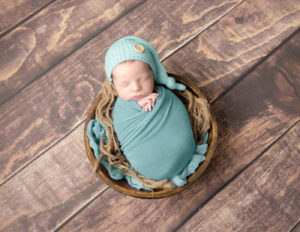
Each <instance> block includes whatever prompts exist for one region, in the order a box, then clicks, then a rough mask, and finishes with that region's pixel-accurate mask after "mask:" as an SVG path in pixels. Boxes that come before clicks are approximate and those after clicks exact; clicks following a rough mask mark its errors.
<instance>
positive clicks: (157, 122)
mask: <svg viewBox="0 0 300 232" xmlns="http://www.w3.org/2000/svg"><path fill="white" fill-rule="evenodd" d="M157 91H158V93H159V97H158V98H157V100H156V103H155V105H154V107H153V109H152V111H150V112H146V111H143V110H142V109H141V107H140V106H139V105H138V103H137V102H135V101H125V100H123V99H122V98H118V99H117V101H116V103H115V105H114V111H113V115H114V116H113V125H114V128H115V131H116V134H117V136H118V139H119V142H120V146H121V150H122V151H123V153H124V155H125V156H126V158H127V159H128V161H129V162H130V164H131V168H132V169H134V170H135V171H137V172H139V173H140V174H141V175H143V176H145V177H147V178H149V179H153V180H158V181H159V180H163V179H168V180H171V181H172V182H173V184H174V185H175V186H183V185H185V184H186V179H187V177H188V176H189V175H191V174H192V173H194V172H195V170H196V169H197V167H198V166H199V164H200V163H201V162H202V161H204V160H205V153H206V151H207V146H208V145H207V143H206V142H207V136H208V134H207V133H206V135H205V137H204V142H203V144H201V145H198V146H197V145H196V144H195V141H194V136H193V132H192V128H191V124H190V119H189V116H188V113H187V111H186V109H185V107H184V105H183V104H182V102H181V101H180V100H179V99H178V97H177V96H176V95H174V94H173V93H172V92H171V91H170V90H168V89H166V88H164V87H162V86H157ZM87 130H88V137H89V138H90V146H91V147H92V148H93V150H94V154H95V156H96V157H98V156H99V153H100V147H99V144H100V137H101V136H104V138H106V134H105V128H104V126H103V125H102V124H101V122H100V121H99V120H98V119H93V120H91V121H90V122H89V124H88V128H87ZM102 165H104V166H105V168H106V169H107V170H108V172H109V174H110V176H111V177H112V178H113V179H115V180H119V179H122V178H125V179H126V180H127V182H128V183H129V184H130V185H131V186H133V187H135V188H137V189H141V188H144V189H147V190H150V189H149V188H145V187H143V185H142V184H141V183H140V182H139V181H138V180H136V179H135V178H133V177H131V176H127V175H124V174H122V172H121V171H120V170H119V169H118V168H116V167H114V166H111V165H109V164H108V162H107V159H104V160H103V161H102Z"/></svg>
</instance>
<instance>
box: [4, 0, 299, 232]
mask: <svg viewBox="0 0 300 232" xmlns="http://www.w3.org/2000/svg"><path fill="white" fill-rule="evenodd" d="M0 2H1V9H0V19H1V20H0V231H14V232H15V231H205V232H207V231H255V232H257V231H272V232H273V231H276V232H277V231H284V232H285V231H287V232H295V231H299V230H300V169H299V166H300V1H299V0H289V1H274V0H213V1H211V0H203V1H198V0H187V1H181V0H174V1H171V0H168V1H161V0H148V1H146V0H120V1H110V0H86V1H80V0H68V1H64V0H47V1H32V0H12V1H2V0H0ZM125 35H136V36H140V37H142V38H144V39H146V40H147V41H149V42H150V43H151V44H152V45H153V46H154V47H155V48H156V50H157V51H158V53H159V55H160V57H161V59H162V60H163V63H164V65H165V67H166V69H167V71H169V72H172V73H177V74H180V75H185V76H187V77H188V78H190V79H191V80H193V81H194V82H195V83H197V85H199V86H200V87H201V89H202V90H203V92H204V93H205V94H206V95H207V97H208V100H209V102H210V103H211V109H212V111H213V113H214V114H215V115H216V118H217V121H218V127H219V140H218V145H217V150H216V155H215V157H214V159H213V160H212V162H211V164H210V166H209V168H208V169H207V170H206V171H205V173H204V175H203V176H202V177H201V178H200V179H199V180H198V181H197V182H196V183H194V184H193V185H192V186H191V187H190V188H188V189H186V190H185V191H183V192H181V193H178V194H176V195H173V196H171V197H168V198H164V199H158V200H154V199H153V200H145V199H137V198H133V197H129V196H126V195H123V194H121V193H119V192H116V191H114V190H113V189H111V188H109V187H108V186H107V185H106V184H105V183H104V182H103V181H102V180H101V179H100V178H99V177H98V176H97V177H96V178H95V181H94V182H93V184H92V185H88V178H89V176H90V174H91V171H92V168H91V166H90V164H89V161H88V159H87V156H86V153H85V149H84V143H83V120H84V119H85V116H86V113H87V110H88V108H89V106H90V104H91V102H92V101H93V99H95V98H96V96H97V95H98V94H99V91H100V90H101V83H102V81H103V80H104V78H105V74H104V69H103V66H104V55H105V52H106V49H107V48H108V46H109V45H110V44H111V43H112V42H113V41H114V40H116V39H118V38H120V37H123V36H125Z"/></svg>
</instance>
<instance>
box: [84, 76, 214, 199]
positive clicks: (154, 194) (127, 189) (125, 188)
mask: <svg viewBox="0 0 300 232" xmlns="http://www.w3.org/2000/svg"><path fill="white" fill-rule="evenodd" d="M168 75H169V76H172V77H174V78H175V79H176V81H178V82H180V83H182V84H184V85H186V86H187V88H188V89H189V90H190V91H191V92H192V93H193V94H194V95H197V96H199V97H203V98H205V99H206V96H205V95H204V94H203V93H202V92H201V90H200V88H199V87H198V86H197V85H196V84H195V83H193V82H192V81H191V80H190V79H188V78H186V77H183V76H179V75H176V74H172V73H168ZM99 100H100V98H99V95H98V97H97V98H96V99H95V100H94V101H93V103H92V104H91V106H90V107H89V111H88V114H87V116H86V119H85V123H84V143H85V149H86V154H87V157H88V159H89V161H90V164H91V165H92V167H94V164H95V163H96V158H95V156H94V153H93V150H92V149H91V147H90V145H89V138H88V136H87V125H88V123H89V121H90V120H91V119H93V118H95V111H96V108H97V105H98V102H99ZM210 116H211V118H210V121H211V127H210V130H209V135H208V140H207V143H208V148H207V152H206V154H205V157H206V160H205V161H204V162H202V163H201V164H200V165H199V167H198V168H197V169H196V171H195V172H194V173H193V174H191V175H190V176H189V177H188V178H187V184H186V185H184V186H182V187H175V188H172V189H165V190H155V191H146V190H138V189H135V188H133V187H131V186H130V185H129V184H128V183H127V182H126V180H124V179H123V180H119V181H116V180H113V179H112V178H111V177H110V176H109V174H108V172H107V170H106V169H105V168H104V167H103V165H100V167H99V168H98V171H97V173H98V174H99V175H100V177H101V178H102V179H103V180H104V182H105V183H106V184H107V185H108V186H109V187H111V188H113V189H115V190H117V191H119V192H121V193H124V194H126V195H130V196H133V197H139V198H163V197H167V196H170V195H173V194H175V193H179V192H181V191H182V190H184V189H186V188H188V187H189V186H190V185H191V184H192V183H194V182H195V181H196V180H197V179H199V177H200V176H201V175H202V174H203V172H204V171H205V170H206V168H207V167H208V165H209V163H210V161H211V159H212V158H213V156H214V152H215V149H216V145H217V138H218V129H217V121H216V118H215V117H214V115H213V114H212V113H211V112H210Z"/></svg>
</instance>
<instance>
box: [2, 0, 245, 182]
mask: <svg viewBox="0 0 300 232" xmlns="http://www.w3.org/2000/svg"><path fill="white" fill-rule="evenodd" d="M196 2H197V1H196V0H195V1H194V4H192V5H194V6H196V7H191V2H189V4H187V2H182V1H172V3H166V2H165V1H159V0H156V1H155V2H153V1H152V2H147V3H145V4H142V5H141V6H140V7H139V8H136V9H135V10H134V11H132V12H130V13H129V14H128V15H126V17H123V18H122V19H121V20H120V21H118V22H116V23H115V24H113V26H112V27H110V28H108V29H107V30H105V31H104V32H103V33H101V34H99V36H97V37H95V39H93V40H91V41H90V42H89V43H87V44H86V45H85V46H83V47H82V48H81V49H79V50H78V51H76V52H75V53H73V54H72V56H69V57H68V58H67V59H65V60H64V61H63V62H61V63H60V64H58V65H56V66H55V67H54V68H53V69H51V70H49V72H47V73H46V74H45V75H43V76H42V77H41V78H39V79H38V80H36V81H35V82H33V83H32V84H31V85H30V86H28V87H27V88H26V89H24V90H23V91H21V92H20V93H18V94H17V95H15V96H14V98H12V99H10V101H8V102H6V103H5V104H3V105H2V106H0V111H1V115H0V127H1V128H3V129H2V130H1V131H0V137H1V138H4V139H1V140H0V146H1V147H2V148H3V149H1V150H0V167H1V169H0V170H1V171H0V172H1V173H0V180H1V181H3V180H4V179H5V178H7V177H8V176H10V175H11V174H12V173H14V172H15V171H16V170H18V168H20V167H22V166H23V165H24V164H26V162H28V161H29V160H30V159H32V158H33V157H35V156H36V155H37V154H39V153H40V152H41V151H43V150H44V149H46V148H47V147H48V146H49V145H51V144H53V143H54V142H55V141H56V140H58V139H59V138H61V137H63V136H64V135H65V134H67V133H68V132H69V131H70V130H71V129H72V128H74V126H75V125H77V123H78V121H80V120H82V119H83V118H84V115H85V114H86V111H87V110H88V107H89V104H90V103H91V102H92V100H93V99H95V98H96V96H97V95H98V93H99V90H100V88H101V81H102V80H103V78H104V70H103V63H104V55H105V51H106V49H107V47H108V46H109V45H110V44H111V43H112V41H113V40H114V39H117V38H119V37H121V36H124V35H126V34H135V35H138V36H142V37H143V38H145V39H146V40H148V41H149V42H150V43H152V44H154V46H157V45H158V46H157V47H156V48H157V50H158V51H160V55H161V56H164V55H166V54H168V53H169V52H170V51H173V50H175V49H176V48H178V47H181V46H183V44H185V43H187V41H189V40H190V37H189V35H190V34H188V35H187V34H186V33H187V32H189V33H190V32H191V31H194V32H195V33H196V32H197V31H201V30H203V29H204V28H205V27H206V26H207V24H211V23H212V19H213V18H218V16H219V14H220V15H223V14H224V12H227V11H228V9H231V8H232V7H234V6H235V5H236V4H238V3H239V2H235V1H228V2H227V4H226V2H223V1H221V0H219V1H215V2H212V1H207V2H206V4H207V5H206V7H204V6H203V5H202V4H200V5H197V4H195V3H196ZM212 4H218V5H212ZM168 12H172V13H173V14H172V15H170V14H168ZM191 15H194V17H193V19H194V21H192V19H190V20H188V21H187V22H186V23H185V24H182V20H183V19H185V18H189V17H191ZM197 16H198V17H197ZM136 28H139V31H137V30H136ZM144 32H145V33H144ZM150 32H151V33H150ZM181 33H182V34H185V36H182V38H179V36H180V35H181ZM157 38H159V40H157ZM0 64H1V63H0Z"/></svg>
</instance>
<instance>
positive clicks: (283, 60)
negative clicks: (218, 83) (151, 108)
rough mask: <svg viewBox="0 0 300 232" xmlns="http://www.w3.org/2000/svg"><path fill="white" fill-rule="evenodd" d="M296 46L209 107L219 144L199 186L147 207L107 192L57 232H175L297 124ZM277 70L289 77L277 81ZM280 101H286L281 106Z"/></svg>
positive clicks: (145, 203) (292, 42)
mask: <svg viewBox="0 0 300 232" xmlns="http://www.w3.org/2000/svg"><path fill="white" fill-rule="evenodd" d="M299 42H300V33H297V34H296V35H295V36H294V37H293V39H291V40H290V41H289V42H288V43H286V44H285V45H284V46H282V47H281V48H280V49H279V50H278V51H277V52H276V53H274V54H273V55H272V56H271V57H270V58H269V59H268V60H266V61H265V62H264V63H262V64H261V65H260V66H259V67H258V68H257V69H256V70H255V71H253V72H252V73H250V74H249V75H248V76H247V77H246V78H245V79H243V81H241V82H240V83H238V84H237V85H236V86H235V87H233V88H232V89H231V91H230V92H229V93H228V94H226V95H224V96H223V97H221V98H220V99H218V101H217V102H216V103H214V104H213V107H212V108H213V111H214V112H215V115H217V118H218V120H217V121H218V124H219V128H220V134H219V138H220V139H219V144H218V146H217V151H216V157H215V158H214V159H213V160H212V163H211V164H212V165H211V166H210V167H209V168H208V170H207V172H206V173H205V175H204V176H203V178H201V179H200V180H199V182H196V183H195V184H194V185H192V186H191V187H190V188H189V189H187V190H186V191H183V192H182V193H180V194H178V195H175V196H172V197H170V198H167V199H161V200H150V201H146V200H141V199H135V198H131V197H128V196H125V195H121V194H119V193H117V192H115V191H113V190H111V189H109V190H108V191H106V192H105V193H103V194H102V195H101V196H100V197H98V198H97V199H96V200H95V201H94V202H93V203H92V204H90V205H89V206H88V207H86V208H85V210H83V211H82V212H81V213H80V214H79V215H77V217H75V218H74V219H73V220H72V221H71V222H70V223H69V224H67V225H66V226H65V227H63V229H62V231H94V230H95V229H96V228H97V230H103V231H105V230H111V231H117V230H120V229H121V228H128V230H131V231H144V230H149V231H173V230H175V229H176V228H177V227H178V226H180V225H181V223H182V222H184V220H185V219H186V218H189V216H190V215H191V214H193V212H196V211H197V210H198V208H201V206H202V205H204V204H205V202H206V201H207V200H208V199H209V198H210V197H211V196H213V195H214V194H215V193H217V192H218V191H219V190H220V189H222V187H223V186H224V185H225V183H227V182H228V181H230V180H231V179H232V178H234V177H235V176H236V175H239V173H241V172H243V170H244V169H245V167H247V166H248V165H249V164H251V162H253V160H255V159H256V158H257V157H259V156H260V154H262V153H263V152H264V151H265V149H267V148H268V147H269V146H270V145H272V144H273V143H274V142H276V140H277V139H278V138H279V137H280V136H281V135H282V134H283V133H284V132H285V131H287V130H288V129H289V128H290V127H291V126H293V125H294V124H295V122H297V121H299V119H300V109H299V106H298V108H295V103H297V102H299V101H300V95H299V94H298V93H297V92H295V91H296V90H295V89H297V91H298V90H299V86H300V85H299V84H300V76H299V73H300V72H299V71H298V70H299V68H300V66H299V65H298V64H299V60H300V57H299V56H300V53H299V51H300V47H299V46H300V43H299ZM174 56H175V55H174ZM180 59H181V57H180V56H178V60H180ZM289 67H290V68H289ZM291 67H292V68H291ZM282 70H291V71H290V72H286V73H285V77H284V78H283V76H282ZM278 79H279V80H280V81H278V82H277V80H278ZM288 80H289V81H288ZM291 80H292V81H291ZM283 86H284V88H283ZM291 89H292V90H295V91H294V92H293V91H291ZM282 96H287V97H286V98H284V99H285V100H283V101H282ZM287 99H288V100H287ZM297 149H298V148H297ZM220 180H221V181H220ZM206 193H208V195H206ZM294 196H295V195H294ZM229 197H230V196H229ZM295 200H296V199H294V200H293V201H295Z"/></svg>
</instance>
